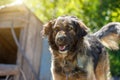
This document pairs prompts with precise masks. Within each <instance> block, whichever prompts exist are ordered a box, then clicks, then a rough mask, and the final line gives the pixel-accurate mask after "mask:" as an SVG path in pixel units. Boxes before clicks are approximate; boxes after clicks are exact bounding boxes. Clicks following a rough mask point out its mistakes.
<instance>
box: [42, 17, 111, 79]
mask: <svg viewBox="0 0 120 80" xmlns="http://www.w3.org/2000/svg"><path fill="white" fill-rule="evenodd" d="M88 30H89V29H88V28H87V27H86V26H85V24H84V23H83V22H81V21H80V20H78V19H77V18H76V17H73V16H62V17H58V18H57V19H55V20H53V21H50V22H49V23H47V24H46V25H45V26H44V29H43V31H42V33H43V35H45V36H47V37H48V42H49V45H50V52H51V54H52V64H51V72H52V77H53V80H108V73H109V59H108V54H107V52H106V50H105V48H104V46H103V45H102V44H101V42H100V41H99V40H98V39H97V37H95V36H94V35H88V32H87V31H88ZM60 38H62V40H61V39H60ZM59 39H60V40H59ZM61 45H62V46H63V45H69V46H67V47H66V46H65V51H67V52H65V53H62V52H64V51H61V52H60V49H61V48H59V47H61ZM66 49H67V50H66Z"/></svg>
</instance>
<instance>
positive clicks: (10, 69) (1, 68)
mask: <svg viewBox="0 0 120 80" xmlns="http://www.w3.org/2000/svg"><path fill="white" fill-rule="evenodd" d="M17 74H19V69H18V67H17V66H16V65H8V64H0V76H5V75H17Z"/></svg>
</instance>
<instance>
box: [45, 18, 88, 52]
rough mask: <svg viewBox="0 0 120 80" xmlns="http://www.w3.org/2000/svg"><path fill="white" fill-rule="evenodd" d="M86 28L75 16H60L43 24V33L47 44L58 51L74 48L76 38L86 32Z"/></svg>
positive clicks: (81, 36)
mask: <svg viewBox="0 0 120 80" xmlns="http://www.w3.org/2000/svg"><path fill="white" fill-rule="evenodd" d="M87 30H88V28H87V27H86V26H85V25H84V24H83V23H82V22H81V21H80V20H78V19H77V18H76V17H72V16H62V17H58V18H57V19H55V20H53V21H50V22H48V23H47V24H46V25H44V29H43V34H44V35H46V36H48V40H49V45H50V46H51V47H52V49H54V50H58V51H59V53H67V52H68V51H73V50H75V48H76V47H75V46H76V45H77V42H78V40H79V39H80V38H81V39H82V38H83V37H84V36H85V35H86V34H87Z"/></svg>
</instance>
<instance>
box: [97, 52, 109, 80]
mask: <svg viewBox="0 0 120 80" xmlns="http://www.w3.org/2000/svg"><path fill="white" fill-rule="evenodd" d="M95 73H96V78H97V80H110V79H111V75H110V66H109V57H108V54H107V53H104V54H102V55H100V58H99V63H98V65H97V67H96V70H95Z"/></svg>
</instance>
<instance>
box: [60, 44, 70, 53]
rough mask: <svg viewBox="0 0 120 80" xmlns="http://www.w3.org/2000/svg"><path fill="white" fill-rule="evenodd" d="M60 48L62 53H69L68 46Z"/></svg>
mask: <svg viewBox="0 0 120 80" xmlns="http://www.w3.org/2000/svg"><path fill="white" fill-rule="evenodd" d="M58 48H59V52H60V53H67V51H68V46H67V45H59V46H58Z"/></svg>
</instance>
